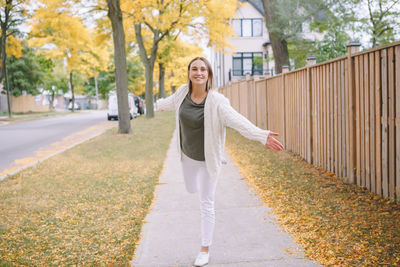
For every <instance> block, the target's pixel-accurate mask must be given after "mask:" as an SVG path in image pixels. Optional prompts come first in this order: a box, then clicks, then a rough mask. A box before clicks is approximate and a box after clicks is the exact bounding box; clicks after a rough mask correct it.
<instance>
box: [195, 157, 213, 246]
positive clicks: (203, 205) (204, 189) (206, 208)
mask: <svg viewBox="0 0 400 267" xmlns="http://www.w3.org/2000/svg"><path fill="white" fill-rule="evenodd" d="M198 179H199V199H200V212H201V245H202V247H203V249H202V250H204V251H206V252H207V251H208V247H209V246H210V245H211V243H212V238H213V234H214V225H215V209H214V199H215V189H216V186H217V181H214V180H212V179H211V178H210V175H209V174H208V171H207V167H206V164H205V163H204V164H203V166H202V167H201V168H200V169H199V176H198ZM205 247H207V249H205Z"/></svg>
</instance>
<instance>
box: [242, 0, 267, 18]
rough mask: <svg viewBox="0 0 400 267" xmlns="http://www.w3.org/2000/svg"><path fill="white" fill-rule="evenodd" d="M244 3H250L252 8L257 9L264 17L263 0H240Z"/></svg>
mask: <svg viewBox="0 0 400 267" xmlns="http://www.w3.org/2000/svg"><path fill="white" fill-rule="evenodd" d="M239 1H240V2H242V3H245V2H249V3H250V4H251V5H252V6H254V8H255V9H257V10H258V12H260V13H261V15H263V16H264V6H263V3H262V0H239Z"/></svg>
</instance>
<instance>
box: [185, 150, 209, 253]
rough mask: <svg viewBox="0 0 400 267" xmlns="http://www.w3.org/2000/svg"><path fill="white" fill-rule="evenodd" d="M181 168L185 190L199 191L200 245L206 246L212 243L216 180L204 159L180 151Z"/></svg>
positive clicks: (190, 191)
mask: <svg viewBox="0 0 400 267" xmlns="http://www.w3.org/2000/svg"><path fill="white" fill-rule="evenodd" d="M182 170H183V177H184V180H185V186H186V190H187V191H188V192H189V193H196V192H199V199H200V214H201V245H202V246H204V247H208V246H210V245H211V243H212V237H213V233H214V225H215V210H214V196H215V188H216V186H217V181H213V180H212V179H211V178H210V175H209V174H208V171H207V167H206V163H205V161H198V160H194V159H191V158H189V157H188V156H186V155H185V154H184V153H182Z"/></svg>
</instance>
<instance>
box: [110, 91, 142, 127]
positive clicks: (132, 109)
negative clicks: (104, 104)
mask: <svg viewBox="0 0 400 267" xmlns="http://www.w3.org/2000/svg"><path fill="white" fill-rule="evenodd" d="M133 97H134V95H133V94H132V93H129V94H128V104H129V114H130V118H131V119H133V118H136V117H137V116H138V109H137V107H136V105H135V102H134V99H133ZM107 119H108V120H111V119H116V120H118V100H117V93H116V92H115V91H111V92H110V93H109V94H108V112H107Z"/></svg>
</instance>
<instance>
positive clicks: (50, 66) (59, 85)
mask: <svg viewBox="0 0 400 267" xmlns="http://www.w3.org/2000/svg"><path fill="white" fill-rule="evenodd" d="M39 64H40V66H41V67H42V70H43V72H44V74H43V77H42V80H41V86H42V88H43V90H44V91H46V92H48V93H49V94H50V99H49V108H50V109H53V108H54V105H53V103H54V99H55V96H56V95H57V94H58V93H59V92H60V91H61V92H62V93H63V94H65V93H66V92H68V79H67V76H66V75H65V71H64V68H63V62H62V61H60V60H54V62H53V60H51V59H46V58H44V57H43V56H39Z"/></svg>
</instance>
